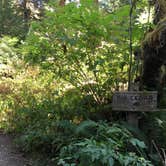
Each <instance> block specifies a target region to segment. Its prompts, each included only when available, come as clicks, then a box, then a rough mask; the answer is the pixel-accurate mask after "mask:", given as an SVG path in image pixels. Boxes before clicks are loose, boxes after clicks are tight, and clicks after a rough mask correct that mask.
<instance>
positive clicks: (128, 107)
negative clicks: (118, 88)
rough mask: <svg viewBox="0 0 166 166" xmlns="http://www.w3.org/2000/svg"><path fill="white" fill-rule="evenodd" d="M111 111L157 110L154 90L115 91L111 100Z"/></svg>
mask: <svg viewBox="0 0 166 166" xmlns="http://www.w3.org/2000/svg"><path fill="white" fill-rule="evenodd" d="M112 109H113V111H132V112H135V111H139V112H140V111H142V112H144V111H146V112H150V111H157V92H156V91H147V92H144V91H128V92H115V93H114V95H113V102H112Z"/></svg>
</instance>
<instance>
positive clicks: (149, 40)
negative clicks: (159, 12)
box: [143, 17, 166, 49]
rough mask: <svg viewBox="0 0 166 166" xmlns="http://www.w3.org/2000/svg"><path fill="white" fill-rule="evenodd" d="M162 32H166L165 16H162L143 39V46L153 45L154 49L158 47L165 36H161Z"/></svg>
mask: <svg viewBox="0 0 166 166" xmlns="http://www.w3.org/2000/svg"><path fill="white" fill-rule="evenodd" d="M163 32H166V17H165V18H163V19H162V20H161V21H160V22H159V23H158V25H157V26H156V28H155V29H154V30H153V31H152V32H149V33H148V34H147V35H146V37H145V39H144V41H143V46H144V45H148V46H149V47H153V48H156V49H159V48H161V47H162V46H163V44H165V43H163V38H164V37H165V36H163V35H162V34H163Z"/></svg>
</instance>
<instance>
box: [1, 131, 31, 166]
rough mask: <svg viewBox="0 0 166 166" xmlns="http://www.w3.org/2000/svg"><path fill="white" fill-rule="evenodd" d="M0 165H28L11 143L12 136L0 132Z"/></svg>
mask: <svg viewBox="0 0 166 166" xmlns="http://www.w3.org/2000/svg"><path fill="white" fill-rule="evenodd" d="M0 166H30V164H29V162H28V161H27V160H26V159H25V158H24V157H23V156H22V154H21V153H19V152H18V151H17V150H16V148H15V147H14V145H13V143H12V138H11V137H10V136H9V135H7V134H3V133H0Z"/></svg>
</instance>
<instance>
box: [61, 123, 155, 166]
mask: <svg viewBox="0 0 166 166" xmlns="http://www.w3.org/2000/svg"><path fill="white" fill-rule="evenodd" d="M90 131H91V132H92V134H90V133H91V132H90ZM76 133H77V135H79V136H81V137H82V139H80V137H78V138H77V139H74V140H73V141H72V142H71V143H70V144H69V145H67V146H64V147H62V148H61V150H60V155H59V157H58V165H61V166H69V165H70V166H84V165H88V166H107V165H108V166H113V165H125V166H128V165H130V166H131V165H133V166H134V165H140V166H152V164H151V162H150V161H148V160H146V159H145V158H144V157H145V156H144V157H143V153H141V151H142V150H144V149H145V148H146V146H145V144H144V143H143V142H142V141H140V140H138V139H136V138H133V137H132V135H131V133H130V132H129V131H127V130H126V129H125V128H123V127H121V126H119V125H113V126H109V125H108V124H107V123H105V122H104V123H103V122H102V123H96V122H92V121H85V122H83V123H81V124H80V125H79V126H78V127H77V128H76ZM83 133H84V134H83ZM83 135H85V136H86V137H84V138H83Z"/></svg>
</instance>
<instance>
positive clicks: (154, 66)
mask: <svg viewBox="0 0 166 166" xmlns="http://www.w3.org/2000/svg"><path fill="white" fill-rule="evenodd" d="M154 5H155V16H154V23H155V24H156V28H155V29H154V30H153V31H151V32H149V33H148V34H147V35H146V37H145V39H144V41H143V46H142V47H143V57H144V64H143V68H144V69H143V76H142V83H143V86H144V87H145V88H146V89H148V90H158V88H159V87H160V86H161V85H160V70H161V66H162V65H164V64H165V63H166V56H165V55H166V26H165V25H166V0H157V1H155V3H154Z"/></svg>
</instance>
